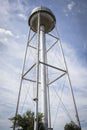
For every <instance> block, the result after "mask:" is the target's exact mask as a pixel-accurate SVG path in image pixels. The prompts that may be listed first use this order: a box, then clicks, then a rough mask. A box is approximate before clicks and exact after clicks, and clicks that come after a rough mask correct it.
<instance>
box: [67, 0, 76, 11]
mask: <svg viewBox="0 0 87 130" xmlns="http://www.w3.org/2000/svg"><path fill="white" fill-rule="evenodd" d="M74 6H75V2H74V1H71V2H70V3H69V4H68V5H67V8H68V10H69V11H71V10H72V9H73V7H74Z"/></svg>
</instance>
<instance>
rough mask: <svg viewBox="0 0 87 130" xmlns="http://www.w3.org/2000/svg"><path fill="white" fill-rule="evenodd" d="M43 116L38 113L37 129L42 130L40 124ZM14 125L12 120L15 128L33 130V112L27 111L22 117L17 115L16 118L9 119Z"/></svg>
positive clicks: (41, 124)
mask: <svg viewBox="0 0 87 130" xmlns="http://www.w3.org/2000/svg"><path fill="white" fill-rule="evenodd" d="M42 118H43V114H42V113H38V129H39V130H44V128H43V123H42ZM10 120H11V121H12V123H13V125H14V120H16V124H15V127H16V128H17V129H19V128H21V129H22V130H34V112H31V111H27V112H26V113H24V114H23V115H20V114H18V115H17V116H16V117H12V118H10Z"/></svg>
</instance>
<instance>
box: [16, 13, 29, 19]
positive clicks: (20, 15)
mask: <svg viewBox="0 0 87 130" xmlns="http://www.w3.org/2000/svg"><path fill="white" fill-rule="evenodd" d="M18 16H19V17H20V18H21V19H23V20H27V17H26V16H25V15H24V14H22V13H20V14H18Z"/></svg>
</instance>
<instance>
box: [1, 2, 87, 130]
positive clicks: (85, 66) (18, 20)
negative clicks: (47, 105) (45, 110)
mask: <svg viewBox="0 0 87 130" xmlns="http://www.w3.org/2000/svg"><path fill="white" fill-rule="evenodd" d="M0 3H1V4H0V73H1V75H0V129H1V130H9V129H10V126H11V123H10V121H9V120H8V118H9V117H11V116H14V113H15V109H16V102H17V94H18V88H19V84H20V77H21V71H22V65H23V58H24V52H25V47H26V42H27V36H28V30H29V27H28V17H29V15H30V12H31V11H32V9H33V8H35V7H36V6H46V7H48V8H50V9H51V10H52V11H53V13H54V15H55V17H56V24H57V28H58V30H59V34H60V39H61V41H62V45H63V49H64V53H65V57H66V61H67V65H68V69H69V73H70V77H71V81H72V86H73V90H74V95H75V98H76V103H77V108H78V113H79V116H80V121H81V126H82V130H86V129H87V36H86V35H87V25H86V24H87V1H86V0H76V1H75V0H40V1H39V0H4V1H3V0H0ZM25 84H26V88H28V84H27V83H25ZM60 84H61V83H60ZM30 86H32V85H31V84H30ZM26 88H23V91H22V95H23V96H22V97H21V102H20V106H21V107H20V109H19V110H20V111H22V110H21V109H23V111H22V112H24V111H25V110H27V109H33V107H34V105H33V103H32V101H31V100H30V97H31V98H32V96H30V97H29V96H27V97H26V93H27V89H26ZM64 90H65V91H64V92H65V94H64V97H63V98H64V99H66V101H67V104H66V105H67V106H68V108H69V107H70V105H71V106H72V103H71V100H70V99H69V98H67V94H66V93H67V91H68V90H67V88H66V89H64ZM31 91H32V89H31V88H30V92H31ZM51 96H52V100H51V102H53V101H54V99H55V98H56V100H57V97H56V95H55V94H54V93H53V90H52V91H51ZM25 97H26V100H27V101H26V103H25V106H24V108H23V107H22V106H23V102H24V99H25ZM68 103H69V104H68ZM55 104H56V102H55V101H54V104H53V107H52V108H55V109H52V116H53V117H52V119H53V120H52V125H53V122H54V119H55V117H54V116H55V111H56V108H57V107H56V105H55ZM72 108H73V106H72ZM70 109H71V108H70ZM72 111H73V110H72ZM53 112H54V114H53ZM59 112H60V113H59V114H58V115H59V116H57V118H56V121H55V127H54V129H55V130H57V129H60V130H63V128H62V127H61V126H62V124H64V123H65V122H64V121H65V120H66V121H67V122H68V121H69V120H68V119H67V117H65V113H64V111H63V110H62V109H60V110H59ZM61 113H62V114H61ZM72 113H73V112H72ZM72 117H73V115H72Z"/></svg>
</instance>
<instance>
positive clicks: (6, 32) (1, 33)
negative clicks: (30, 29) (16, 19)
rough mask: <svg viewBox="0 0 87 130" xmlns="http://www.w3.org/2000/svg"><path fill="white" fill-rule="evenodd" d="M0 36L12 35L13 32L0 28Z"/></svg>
mask: <svg viewBox="0 0 87 130" xmlns="http://www.w3.org/2000/svg"><path fill="white" fill-rule="evenodd" d="M0 36H4V37H5V36H11V37H12V36H14V34H13V33H12V32H11V31H10V30H7V29H4V28H0Z"/></svg>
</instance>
